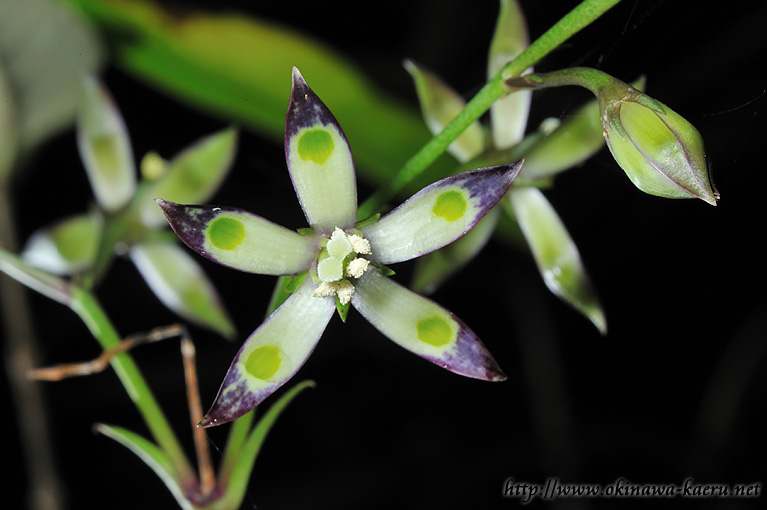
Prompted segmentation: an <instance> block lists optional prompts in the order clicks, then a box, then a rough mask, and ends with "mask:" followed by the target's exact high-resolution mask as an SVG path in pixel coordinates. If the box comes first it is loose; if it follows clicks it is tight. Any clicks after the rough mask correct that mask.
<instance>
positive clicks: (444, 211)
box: [432, 190, 466, 221]
mask: <svg viewBox="0 0 767 510" xmlns="http://www.w3.org/2000/svg"><path fill="white" fill-rule="evenodd" d="M432 212H433V213H434V214H435V215H437V216H439V217H441V218H445V219H446V220H447V221H455V220H457V219H458V218H460V217H461V216H463V213H464V212H466V199H465V198H463V194H462V193H461V192H460V191H455V190H453V191H446V192H445V193H442V194H441V195H440V196H438V197H437V200H436V202H434V207H432Z"/></svg>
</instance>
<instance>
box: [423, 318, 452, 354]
mask: <svg viewBox="0 0 767 510" xmlns="http://www.w3.org/2000/svg"><path fill="white" fill-rule="evenodd" d="M415 327H416V329H417V330H418V339H419V340H420V341H422V342H425V343H427V344H429V345H433V346H435V347H440V346H442V345H445V344H446V343H448V342H450V339H451V338H452V337H453V329H452V328H451V327H450V325H449V324H448V323H447V321H445V319H443V318H442V317H437V316H436V315H435V316H434V317H429V318H426V319H421V320H420V321H418V324H416V326H415Z"/></svg>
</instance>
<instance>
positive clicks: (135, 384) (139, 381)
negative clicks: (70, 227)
mask: <svg viewBox="0 0 767 510" xmlns="http://www.w3.org/2000/svg"><path fill="white" fill-rule="evenodd" d="M70 290H71V302H70V303H69V306H70V307H71V308H72V310H73V311H74V312H75V313H76V314H77V315H78V316H79V317H80V318H81V319H82V320H83V322H84V323H85V325H86V326H87V327H88V330H89V331H90V332H91V333H92V334H93V336H94V337H95V338H96V340H98V342H99V343H100V344H101V347H102V348H104V349H109V348H111V347H114V346H115V345H117V344H118V343H119V342H120V340H121V339H120V336H119V335H118V333H117V331H116V330H115V328H114V326H113V325H112V323H111V322H110V320H109V318H108V317H107V315H106V314H105V313H104V310H103V308H102V307H101V305H100V304H99V303H98V301H97V299H96V297H95V296H94V295H93V294H91V293H90V292H88V291H86V290H84V289H82V288H80V287H77V286H71V287H70ZM110 363H111V364H112V368H114V371H115V372H116V373H117V377H118V378H119V379H120V382H121V383H122V384H123V386H124V387H125V390H126V391H127V392H128V395H129V396H130V398H131V400H132V401H133V403H134V404H135V405H136V407H137V408H138V410H139V412H140V413H141V415H142V416H143V418H144V421H145V422H146V424H147V426H148V427H149V430H150V431H151V433H152V436H153V437H154V439H155V441H157V444H158V445H159V446H160V448H162V449H163V451H164V452H165V453H166V454H167V455H168V458H169V459H170V460H171V462H172V463H173V465H174V466H175V468H176V470H177V471H178V475H179V477H180V479H181V480H188V479H190V478H191V477H194V476H195V474H194V469H193V468H192V466H191V464H190V463H189V460H188V459H187V457H186V455H185V454H184V451H183V448H182V447H181V445H180V443H179V442H178V439H177V438H176V436H175V434H174V433H173V429H172V428H171V427H170V424H169V423H168V420H167V419H166V418H165V415H164V414H163V412H162V410H161V409H160V406H159V405H158V403H157V401H156V400H155V398H154V395H153V394H152V391H151V390H150V389H149V386H148V385H147V383H146V381H145V380H144V377H143V376H142V375H141V372H140V371H139V369H138V366H136V364H135V362H134V361H133V358H131V357H130V355H128V354H124V353H123V354H118V355H117V356H115V357H114V358H112V360H111V361H110Z"/></svg>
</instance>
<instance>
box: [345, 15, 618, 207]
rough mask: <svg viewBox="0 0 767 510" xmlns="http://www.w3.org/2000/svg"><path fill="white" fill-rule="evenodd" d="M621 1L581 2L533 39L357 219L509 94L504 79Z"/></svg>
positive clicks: (430, 141) (381, 191)
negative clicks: (494, 103) (495, 102)
mask: <svg viewBox="0 0 767 510" xmlns="http://www.w3.org/2000/svg"><path fill="white" fill-rule="evenodd" d="M618 2H620V0H584V1H583V2H581V3H580V4H579V5H578V6H577V7H575V8H574V9H573V10H572V11H570V12H569V13H568V14H566V15H565V16H564V17H563V18H562V19H561V20H559V22H557V23H556V24H555V25H554V26H552V27H551V28H550V29H549V30H547V31H546V32H545V33H544V34H543V35H541V36H540V37H539V38H538V39H536V40H535V41H534V42H533V43H532V44H531V45H530V46H528V47H527V49H526V50H525V51H523V52H522V53H520V54H519V55H518V56H517V58H515V59H514V60H512V61H511V62H509V63H508V64H506V66H504V67H503V69H501V71H500V72H499V73H498V74H497V75H495V76H494V77H493V78H491V79H490V80H489V81H488V82H487V83H486V84H485V86H484V87H482V89H481V90H480V91H479V92H478V93H477V95H476V96H474V97H473V98H472V99H471V100H470V101H469V102H468V103H467V104H466V107H465V108H464V109H463V111H461V113H459V114H458V115H457V116H456V117H455V118H454V119H453V120H452V121H451V122H450V123H449V124H448V125H447V126H445V128H444V129H443V130H442V132H440V133H439V134H438V135H436V136H435V137H433V138H432V139H431V140H429V141H428V142H427V143H426V145H424V146H423V147H422V148H421V150H420V151H418V152H417V153H416V154H415V155H414V156H413V157H411V158H410V159H409V160H408V161H407V162H406V163H405V165H404V166H403V167H402V168H401V169H400V170H399V172H398V173H397V174H396V175H395V176H394V178H393V179H392V180H391V181H390V182H389V183H388V184H387V185H386V186H384V187H382V188H380V189H379V190H378V191H377V192H376V193H374V194H373V195H372V196H371V197H370V198H369V199H368V200H367V201H366V202H364V203H363V204H362V205H360V208H359V216H358V217H359V219H361V220H362V219H365V218H368V217H370V216H372V215H373V214H374V213H375V212H376V211H377V210H378V209H379V208H380V207H381V206H382V205H383V204H384V203H386V202H387V201H388V200H389V199H391V198H392V197H393V196H394V195H395V194H397V193H398V192H399V191H401V190H402V188H403V187H404V186H405V185H406V184H408V183H409V182H411V181H412V180H413V179H415V178H416V177H417V176H419V175H420V174H421V173H422V172H423V171H424V170H426V168H428V166H429V165H431V164H432V163H433V162H434V161H435V160H436V159H437V158H438V157H439V156H440V155H442V154H443V153H444V152H445V151H446V150H447V147H448V146H449V145H450V144H451V143H452V142H453V141H454V140H455V139H456V138H457V137H458V135H460V134H461V133H462V132H463V131H464V130H465V129H466V128H467V127H469V125H471V123H472V122H474V121H476V120H477V119H479V117H480V116H482V115H483V114H484V113H485V112H486V111H487V110H488V109H489V108H490V106H491V105H492V104H493V102H494V101H496V100H497V99H499V98H500V97H502V96H503V95H505V94H506V93H508V92H509V91H510V89H509V87H508V86H507V85H506V84H505V81H506V80H509V79H511V78H514V77H516V76H519V75H520V74H521V73H522V72H524V71H525V70H526V69H528V68H529V67H531V66H533V65H535V64H537V63H538V62H539V61H540V60H541V59H542V58H543V57H545V56H546V55H548V54H549V53H550V52H551V51H552V50H554V49H555V48H557V47H558V46H559V45H561V44H562V43H563V42H565V41H566V40H567V39H569V38H570V37H572V36H573V35H575V34H576V33H577V32H579V31H580V30H581V29H583V28H585V27H587V26H588V25H590V24H591V23H592V22H594V20H596V19H597V18H599V17H600V16H601V15H602V14H604V13H605V12H606V11H607V10H609V9H610V8H612V7H613V6H615V5H616V4H617V3H618Z"/></svg>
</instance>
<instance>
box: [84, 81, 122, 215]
mask: <svg viewBox="0 0 767 510" xmlns="http://www.w3.org/2000/svg"><path fill="white" fill-rule="evenodd" d="M83 89H84V94H83V104H82V106H81V107H80V111H79V115H78V118H77V146H78V148H79V149H80V157H81V158H82V160H83V164H84V165H85V170H86V172H87V174H88V179H89V180H90V183H91V187H92V188H93V194H94V196H95V197H96V201H97V202H98V203H99V205H100V206H101V207H103V208H104V209H105V210H106V211H109V212H114V211H116V210H118V209H120V208H122V207H123V206H124V205H125V204H127V203H128V201H129V200H130V199H131V197H133V194H134V193H135V191H136V167H135V163H134V161H133V151H132V150H131V146H130V139H129V137H128V131H127V129H126V128H125V123H124V122H123V118H122V115H120V112H119V110H118V109H117V106H116V105H115V103H114V101H113V100H112V97H111V96H110V95H109V92H107V90H106V88H104V87H103V86H102V85H101V84H100V83H99V82H98V81H97V80H96V79H95V78H91V77H88V78H85V79H84V80H83Z"/></svg>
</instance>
